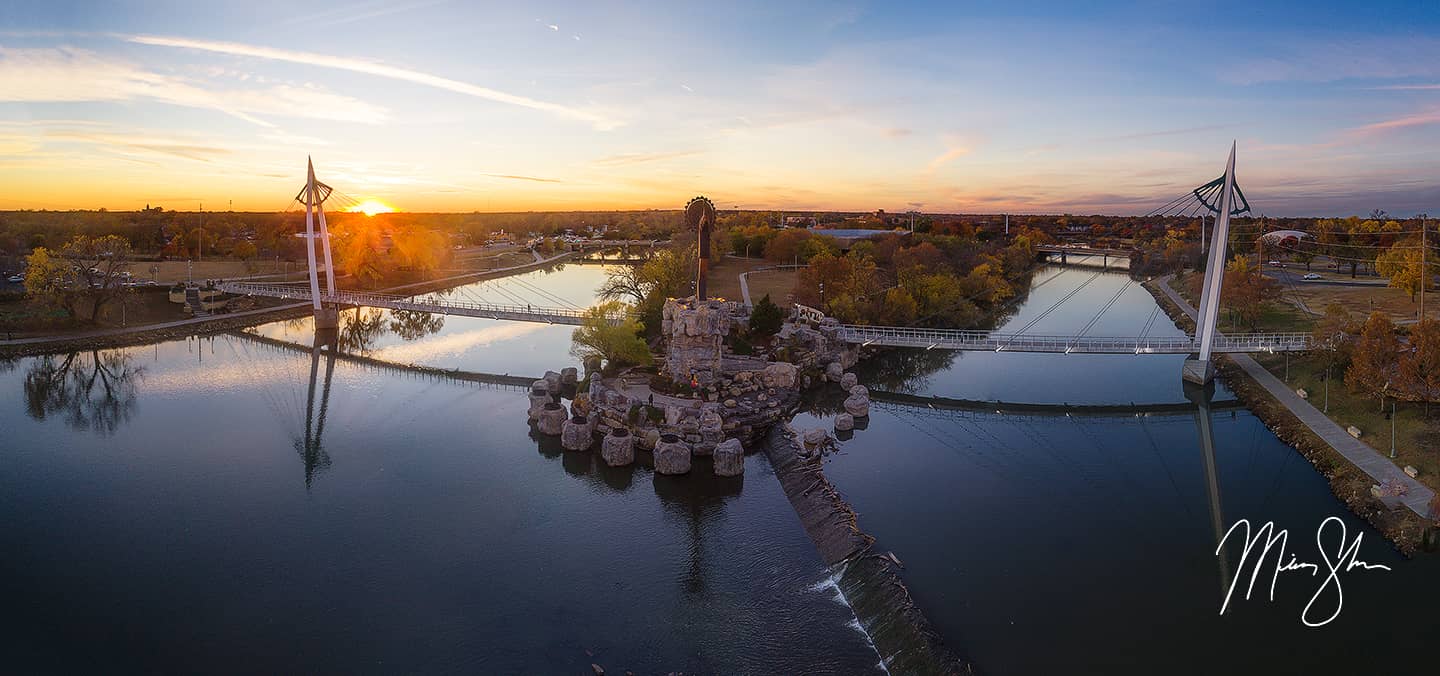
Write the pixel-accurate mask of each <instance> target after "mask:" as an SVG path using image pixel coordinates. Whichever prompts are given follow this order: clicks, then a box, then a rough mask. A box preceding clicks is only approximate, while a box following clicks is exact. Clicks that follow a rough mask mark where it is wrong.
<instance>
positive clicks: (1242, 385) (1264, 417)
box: [1144, 278, 1431, 556]
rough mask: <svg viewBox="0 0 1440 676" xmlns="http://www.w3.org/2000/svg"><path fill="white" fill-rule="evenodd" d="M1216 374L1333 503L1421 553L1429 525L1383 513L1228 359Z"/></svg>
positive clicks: (1185, 326) (1183, 319)
mask: <svg viewBox="0 0 1440 676" xmlns="http://www.w3.org/2000/svg"><path fill="white" fill-rule="evenodd" d="M1159 279H1163V278H1158V279H1157V280H1156V281H1150V282H1146V283H1145V284H1144V287H1145V289H1146V290H1147V291H1149V292H1150V295H1151V296H1152V297H1154V299H1155V302H1156V303H1158V304H1159V305H1160V308H1161V309H1162V311H1163V312H1164V313H1165V314H1166V316H1168V317H1169V318H1170V320H1171V321H1172V322H1174V324H1175V326H1176V327H1178V328H1180V329H1181V330H1183V331H1187V332H1190V333H1194V331H1195V321H1194V320H1193V319H1191V318H1190V316H1189V315H1188V314H1186V313H1185V312H1184V311H1183V310H1182V309H1181V308H1179V307H1178V306H1176V305H1175V303H1174V302H1172V301H1171V300H1170V299H1169V298H1168V297H1166V295H1165V294H1164V293H1163V292H1161V291H1160V290H1159V289H1158V288H1156V286H1157V285H1158V284H1159V283H1161V282H1160V281H1159ZM1216 368H1217V371H1218V372H1219V375H1220V377H1221V378H1223V379H1224V380H1225V384H1226V385H1227V386H1228V387H1229V388H1230V391H1231V392H1234V393H1235V396H1236V398H1237V399H1239V400H1240V401H1241V403H1243V404H1244V405H1245V408H1247V409H1249V410H1250V411H1251V412H1252V413H1254V414H1255V417H1256V418H1259V419H1260V421H1261V422H1262V423H1264V424H1265V426H1266V427H1267V428H1269V429H1270V431H1271V432H1272V433H1274V434H1275V436H1276V437H1278V438H1279V439H1280V440H1281V441H1283V442H1285V443H1286V444H1288V445H1290V446H1291V447H1292V448H1294V449H1295V450H1296V451H1297V452H1299V453H1300V455H1301V456H1302V457H1304V458H1305V459H1306V460H1307V461H1309V462H1310V464H1311V465H1313V466H1314V467H1315V470H1316V471H1318V472H1320V474H1321V475H1322V476H1324V477H1325V478H1326V480H1327V481H1329V483H1330V490H1331V492H1332V493H1334V494H1335V497H1336V498H1338V499H1339V500H1340V501H1341V502H1343V503H1345V505H1346V506H1347V507H1348V508H1349V509H1350V511H1351V512H1353V513H1354V514H1355V515H1356V516H1358V517H1360V518H1362V519H1364V520H1365V521H1367V522H1369V523H1370V525H1372V526H1374V527H1375V529H1376V530H1378V531H1380V532H1381V533H1382V534H1384V535H1385V537H1386V539H1388V540H1390V542H1391V543H1392V544H1394V545H1395V547H1396V548H1397V549H1398V550H1399V551H1400V552H1401V553H1402V554H1405V555H1406V556H1413V555H1414V554H1415V553H1416V552H1417V551H1418V550H1419V547H1420V545H1421V543H1422V540H1423V538H1424V534H1425V532H1426V530H1427V529H1428V528H1429V527H1430V526H1431V522H1430V521H1428V520H1426V519H1424V518H1421V517H1420V516H1419V515H1417V514H1415V513H1414V512H1412V511H1410V510H1408V509H1404V508H1401V509H1398V510H1394V511H1392V510H1390V509H1388V508H1387V507H1385V505H1384V504H1383V503H1381V502H1380V500H1379V499H1377V498H1375V497H1373V496H1372V495H1371V494H1370V486H1371V485H1373V484H1374V483H1375V481H1374V479H1372V478H1371V477H1370V476H1369V475H1367V474H1365V472H1363V471H1361V470H1360V469H1359V468H1358V467H1356V466H1355V465H1353V464H1351V463H1350V461H1348V460H1346V459H1345V457H1344V456H1342V455H1340V453H1339V452H1338V451H1336V450H1335V449H1334V448H1332V447H1331V446H1330V444H1328V443H1325V441H1324V440H1323V439H1321V438H1320V437H1319V436H1318V435H1316V434H1315V433H1314V432H1313V431H1311V430H1310V429H1309V428H1308V427H1306V426H1305V425H1304V424H1303V423H1301V422H1300V420H1299V419H1298V418H1296V416H1295V414H1294V413H1293V412H1291V411H1290V409H1288V408H1286V407H1285V406H1284V405H1283V404H1281V403H1280V402H1278V401H1276V400H1275V398H1274V397H1273V396H1271V395H1270V393H1269V392H1267V391H1265V388H1264V387H1262V386H1261V385H1260V384H1259V383H1257V382H1255V380H1254V379H1253V378H1251V377H1250V376H1249V375H1248V374H1246V373H1245V371H1244V370H1243V369H1241V368H1240V367H1238V366H1237V365H1236V364H1235V363H1234V362H1233V361H1231V360H1230V358H1229V357H1228V356H1227V355H1219V358H1218V359H1216ZM1177 377H1178V374H1177Z"/></svg>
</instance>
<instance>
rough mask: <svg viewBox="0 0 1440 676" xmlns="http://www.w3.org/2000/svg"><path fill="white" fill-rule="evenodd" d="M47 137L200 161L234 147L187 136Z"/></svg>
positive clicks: (60, 134) (65, 133)
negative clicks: (203, 141) (225, 146)
mask: <svg viewBox="0 0 1440 676" xmlns="http://www.w3.org/2000/svg"><path fill="white" fill-rule="evenodd" d="M45 138H47V139H50V140H54V141H68V142H78V143H88V144H95V145H101V146H108V147H110V148H114V149H119V150H121V151H126V150H142V151H147V152H149V153H155V154H160V155H170V156H173V157H179V158H183V159H187V160H194V161H196V162H210V161H212V160H214V159H216V158H218V157H221V156H225V155H229V154H230V149H228V148H222V147H220V146H217V145H214V144H205V143H201V142H198V141H194V140H191V139H184V138H167V137H160V136H144V135H136V134H103V133H87V132H70V131H56V132H49V133H47V134H45ZM124 154H129V153H124Z"/></svg>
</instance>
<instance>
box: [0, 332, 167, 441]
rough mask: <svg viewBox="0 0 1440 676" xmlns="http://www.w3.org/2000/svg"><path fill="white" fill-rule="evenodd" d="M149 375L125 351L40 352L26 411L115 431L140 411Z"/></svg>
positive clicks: (29, 380)
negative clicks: (142, 385) (142, 384)
mask: <svg viewBox="0 0 1440 676" xmlns="http://www.w3.org/2000/svg"><path fill="white" fill-rule="evenodd" d="M10 368H13V365H12V366H11V367H10ZM5 370H10V369H9V368H7V369H5ZM144 374H145V369H144V368H143V367H141V366H138V365H136V364H134V363H133V362H132V360H131V358H130V355H129V354H127V353H126V352H124V351H121V350H106V351H99V350H91V351H89V352H71V353H69V354H66V355H64V356H60V355H46V356H43V357H37V358H35V359H34V360H33V361H32V363H31V365H30V369H29V371H28V372H27V373H26V374H25V382H24V389H25V410H26V413H28V414H29V415H30V417H31V418H34V419H36V420H41V421H43V420H45V419H46V418H47V417H56V416H58V417H60V418H62V419H63V420H64V421H65V422H66V424H68V425H70V426H71V427H74V428H75V429H79V430H89V431H91V432H94V433H96V434H99V435H101V436H109V435H112V434H114V433H115V431H116V430H117V429H119V428H120V426H121V425H123V424H125V422H127V421H128V420H129V419H130V417H131V416H132V415H133V414H134V412H135V406H136V397H135V390H136V385H137V383H138V381H139V380H141V379H142V378H143V377H144Z"/></svg>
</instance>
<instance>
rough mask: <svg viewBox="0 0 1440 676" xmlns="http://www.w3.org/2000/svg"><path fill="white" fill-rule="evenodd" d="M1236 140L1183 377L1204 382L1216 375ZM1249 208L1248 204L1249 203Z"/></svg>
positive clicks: (1212, 234)
mask: <svg viewBox="0 0 1440 676" xmlns="http://www.w3.org/2000/svg"><path fill="white" fill-rule="evenodd" d="M1234 191H1235V143H1234V142H1233V141H1232V142H1231V143H1230V159H1229V160H1227V161H1226V162H1225V176H1224V182H1223V184H1222V186H1221V189H1220V198H1219V199H1218V200H1217V202H1218V203H1217V204H1216V205H1215V212H1216V213H1215V228H1214V231H1213V232H1212V233H1211V234H1210V252H1209V256H1208V257H1207V258H1206V261H1205V280H1204V282H1203V284H1202V285H1201V287H1200V307H1199V308H1198V310H1199V314H1198V316H1197V317H1196V321H1195V334H1196V335H1195V342H1196V349H1197V351H1198V354H1197V357H1196V358H1195V359H1193V360H1186V362H1185V366H1184V368H1183V369H1182V370H1181V373H1180V375H1181V377H1183V378H1184V379H1185V380H1188V381H1190V382H1193V383H1196V384H1199V385H1205V384H1208V383H1209V382H1210V381H1211V380H1213V379H1214V378H1215V365H1214V364H1213V363H1211V361H1210V357H1211V354H1212V352H1214V349H1215V341H1216V336H1218V335H1219V332H1218V331H1217V324H1218V322H1219V321H1220V290H1221V287H1222V286H1223V284H1224V282H1225V250H1226V246H1225V244H1226V243H1227V242H1229V241H1230V212H1231V209H1232V208H1233V205H1234V195H1233V193H1234ZM1247 207H1248V205H1247Z"/></svg>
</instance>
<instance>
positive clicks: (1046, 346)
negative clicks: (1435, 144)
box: [839, 324, 1311, 354]
mask: <svg viewBox="0 0 1440 676" xmlns="http://www.w3.org/2000/svg"><path fill="white" fill-rule="evenodd" d="M839 337H840V339H841V340H843V341H845V342H847V343H853V344H858V345H864V346H868V345H883V346H888V347H923V348H926V349H937V348H938V349H943V350H971V351H988V352H1053V353H1063V354H1070V353H1072V352H1074V353H1081V354H1194V353H1196V352H1199V351H1200V344H1199V342H1198V341H1196V340H1195V338H1194V337H1193V336H1175V337H1153V336H1152V337H1141V336H1123V337H1116V336H1045V335H1030V334H1025V333H1000V332H991V331H964V330H959V329H922V328H911V327H904V326H860V325H855V324H841V325H840V333H839ZM1310 348H1311V344H1310V334H1308V333H1238V334H1225V335H1221V336H1216V337H1215V340H1214V342H1213V344H1212V349H1213V350H1214V351H1215V352H1296V351H1300V350H1308V349H1310Z"/></svg>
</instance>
